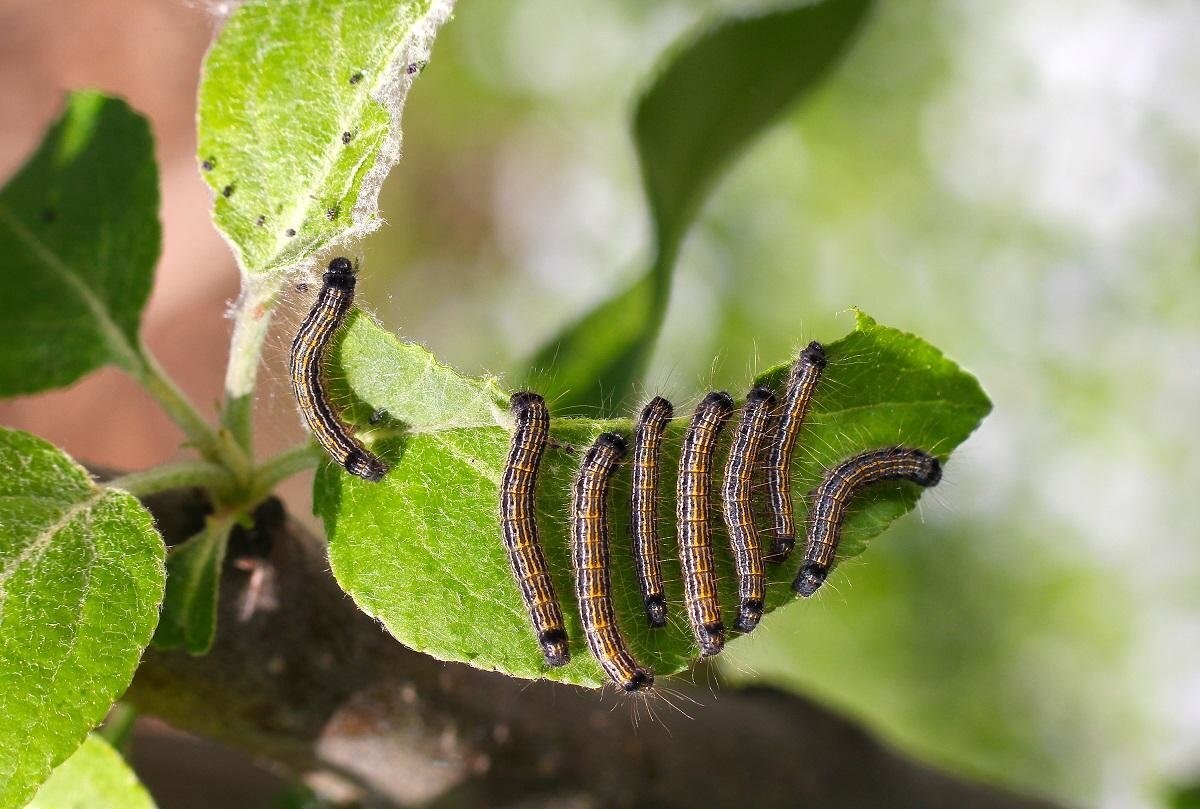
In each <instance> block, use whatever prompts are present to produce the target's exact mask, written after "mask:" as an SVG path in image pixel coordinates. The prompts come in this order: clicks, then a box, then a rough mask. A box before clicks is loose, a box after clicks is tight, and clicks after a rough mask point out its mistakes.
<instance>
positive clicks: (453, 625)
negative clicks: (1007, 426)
mask: <svg viewBox="0 0 1200 809" xmlns="http://www.w3.org/2000/svg"><path fill="white" fill-rule="evenodd" d="M827 350H828V354H829V358H830V364H829V368H828V369H827V370H826V372H825V376H824V379H823V381H822V383H821V387H820V390H819V392H818V394H817V397H816V400H815V402H814V405H813V408H812V411H811V415H810V417H809V424H808V425H807V426H806V427H805V431H804V433H803V435H802V437H801V449H800V451H799V452H798V453H797V459H796V464H795V468H794V478H795V489H794V491H795V493H796V506H797V516H798V518H799V517H802V516H803V515H804V514H805V513H806V503H805V498H804V495H805V493H807V492H808V491H810V490H811V489H812V488H813V487H814V486H815V485H816V483H817V482H818V480H819V479H820V476H821V473H822V470H824V469H825V468H827V467H828V466H830V465H832V464H833V463H835V462H836V461H839V460H841V459H843V458H845V457H848V456H850V455H853V454H855V453H857V452H860V451H863V450H866V449H872V448H876V447H879V446H888V445H892V444H896V443H906V444H911V445H913V446H916V447H921V448H925V449H928V450H931V451H933V452H935V453H936V454H937V455H938V456H939V457H940V458H942V459H943V460H944V459H946V458H947V457H948V456H949V454H950V452H951V451H952V450H953V449H954V448H955V447H957V446H958V445H959V444H960V443H961V442H962V441H963V440H965V439H966V437H967V436H968V435H969V434H970V433H971V431H972V430H974V429H975V427H976V426H977V425H978V424H979V422H980V420H981V419H982V418H983V416H984V415H985V414H986V413H987V412H988V410H989V409H990V407H991V405H990V403H989V402H988V400H987V397H986V396H985V395H984V393H983V391H982V390H981V389H980V387H979V384H978V383H977V382H976V381H975V379H974V378H973V377H972V376H970V375H969V374H967V373H965V372H964V371H962V370H961V369H960V368H959V367H958V366H956V365H955V364H954V363H953V362H951V361H950V360H948V359H946V358H945V357H944V356H942V354H941V353H940V352H938V351H937V349H935V348H933V347H932V346H930V345H928V344H927V343H925V342H924V341H922V340H921V339H920V338H918V337H914V336H913V335H910V334H904V333H902V332H899V331H896V330H894V329H889V328H887V327H884V326H879V325H878V324H876V323H875V322H874V321H873V320H871V319H870V318H869V317H867V316H865V315H861V314H860V315H859V316H858V322H857V328H856V330H855V331H854V332H852V333H851V334H850V335H848V336H846V337H844V338H843V339H841V340H838V341H837V342H834V343H832V344H830V345H828V346H827ZM338 356H339V361H340V364H341V372H340V373H338V374H335V376H336V377H338V378H341V379H343V380H344V384H345V387H346V389H345V390H341V391H338V392H336V394H335V395H337V396H338V400H339V401H343V400H351V401H356V402H357V404H356V405H355V406H354V407H352V408H351V409H350V410H349V411H348V415H349V417H351V418H353V419H355V420H356V421H358V422H359V423H365V421H366V416H367V414H369V413H371V412H372V410H373V409H375V408H381V407H382V408H385V409H386V410H387V411H388V413H389V414H390V415H391V417H392V418H393V419H395V421H396V426H399V427H400V429H392V428H385V429H380V430H376V431H375V434H374V435H373V436H371V438H373V439H374V446H375V448H376V449H377V450H379V451H380V452H381V453H382V455H383V457H384V458H385V459H386V460H387V461H388V462H390V463H391V464H392V470H391V472H390V473H389V474H388V476H387V477H386V478H384V480H383V481H381V482H380V483H365V482H362V481H359V480H357V479H354V478H351V477H350V476H349V475H346V474H344V473H343V472H342V471H341V470H340V469H338V468H336V467H333V466H331V465H327V466H326V467H325V468H323V469H322V470H321V472H320V473H319V474H318V477H317V481H316V484H315V509H316V511H317V513H318V514H319V515H320V516H321V517H322V518H323V519H324V521H325V526H326V530H327V533H328V536H329V541H330V546H329V554H330V561H331V563H332V566H333V572H334V575H335V576H336V577H337V580H338V582H339V583H340V584H341V586H342V587H343V589H345V590H346V592H347V593H349V594H350V595H351V596H352V597H353V598H354V600H355V601H356V603H357V604H358V605H359V607H360V608H362V609H363V610H364V611H365V612H367V613H368V614H370V615H372V616H375V617H377V618H379V619H380V620H381V621H382V622H383V624H384V626H385V627H387V629H388V631H390V632H391V633H392V634H393V635H395V636H396V637H397V638H398V639H399V640H400V641H401V642H403V643H405V644H406V645H408V646H411V647H413V648H415V649H418V650H420V651H424V652H427V653H429V654H431V655H434V656H435V657H438V658H442V659H445V660H458V661H463V662H467V663H470V664H472V665H475V666H479V667H481V668H487V669H495V670H498V671H503V672H507V673H509V674H512V675H515V676H519V677H550V678H553V679H556V680H562V681H565V682H570V683H576V684H579V685H586V686H597V685H599V684H601V682H602V675H601V672H600V669H599V667H598V666H597V664H596V663H595V662H594V661H593V660H592V659H591V657H590V656H589V654H588V651H587V647H586V645H585V644H584V639H583V633H582V630H581V627H580V624H579V621H578V619H577V618H576V617H575V616H576V606H575V602H574V598H573V587H572V573H571V567H570V554H569V548H568V538H567V511H566V509H567V504H568V502H569V489H570V485H571V482H572V479H573V477H574V474H575V470H576V467H577V464H578V461H579V450H581V449H583V448H585V447H587V446H588V445H589V444H590V443H591V442H592V440H593V439H594V438H595V437H596V436H597V435H598V434H599V433H601V432H604V431H606V430H614V429H615V430H619V431H621V432H623V433H624V434H625V435H626V436H629V435H630V431H631V424H630V422H629V420H628V419H621V420H608V421H593V420H587V419H579V418H555V419H553V420H552V422H551V429H552V433H553V437H554V439H555V441H556V442H557V443H558V444H559V446H557V447H555V446H552V447H551V448H549V449H548V450H547V452H546V455H545V458H544V459H543V462H542V469H541V474H540V477H539V483H538V513H539V525H540V527H541V532H542V543H543V547H544V550H545V553H546V556H547V558H548V560H549V563H550V566H551V569H552V574H553V576H554V582H555V587H556V589H557V592H558V596H559V598H560V599H561V600H562V603H563V608H564V612H565V613H566V616H567V624H568V633H569V634H570V637H571V652H572V661H571V663H570V664H569V665H568V666H566V667H564V668H561V669H555V670H546V669H545V667H544V666H543V664H542V656H541V653H540V651H539V649H538V646H537V643H536V642H535V641H534V638H533V634H532V631H531V629H530V627H529V620H528V617H527V615H526V613H525V610H524V608H523V606H522V602H521V598H520V595H519V593H518V591H517V587H516V585H515V584H514V583H513V580H512V577H511V574H510V572H509V567H508V561H507V556H506V555H505V551H504V546H503V544H502V542H501V539H500V526H499V515H498V503H499V481H500V477H501V473H502V470H503V467H504V462H505V457H506V455H507V451H508V444H509V439H510V433H509V429H510V426H511V419H510V418H509V416H508V413H507V407H506V401H505V399H506V397H505V396H504V392H503V391H502V390H500V389H499V388H498V387H497V386H496V384H495V383H494V382H493V381H491V380H486V381H482V382H472V381H471V380H468V379H465V378H463V377H461V376H459V375H458V374H456V373H455V372H454V371H452V370H451V369H449V368H446V367H445V366H441V365H438V364H436V363H435V362H434V361H433V360H432V358H431V357H430V356H429V354H428V353H427V352H425V351H424V350H423V349H421V348H419V347H417V346H413V345H406V344H403V343H401V342H399V341H398V340H397V339H396V338H394V337H393V336H391V335H390V334H388V333H386V332H384V331H382V330H381V329H379V327H377V326H375V325H374V324H373V323H371V322H370V320H369V319H367V318H365V317H359V318H357V319H356V320H355V321H354V323H353V324H352V325H351V326H350V327H349V330H348V332H347V333H346V335H345V337H344V340H343V342H342V343H341V346H340V350H339V352H338ZM786 367H787V363H785V364H783V365H780V366H779V367H777V368H775V369H773V370H771V371H769V372H767V373H766V374H765V375H764V376H763V379H766V380H768V381H774V382H777V381H778V380H779V379H781V378H782V375H783V374H784V373H785V372H786ZM747 387H749V380H748V381H747ZM445 391H454V392H455V394H454V396H453V397H452V398H450V399H449V400H447V397H446V396H445V393H444V392H445ZM428 402H433V403H434V404H433V405H432V407H433V408H434V409H435V411H436V412H435V413H433V414H430V413H429V412H427V409H428V408H429V407H431V405H429V404H428ZM552 407H553V403H552ZM686 410H687V408H686V407H683V406H681V407H679V408H678V415H680V416H681V418H678V419H677V420H676V421H675V422H674V423H673V425H672V428H671V432H670V433H669V436H668V440H667V442H666V447H665V449H664V459H663V463H664V468H665V469H668V470H673V469H674V468H675V465H676V463H677V459H678V452H679V441H680V438H681V434H682V432H683V428H684V426H685V423H686V421H687V417H688V416H690V414H689V413H687V412H686ZM404 425H407V429H405V428H404ZM728 432H729V430H728V429H727V431H726V436H725V440H724V441H723V443H722V445H721V446H722V448H721V450H720V453H719V456H718V457H719V459H720V463H719V464H718V467H720V468H723V466H724V452H725V451H726V448H727V446H728ZM571 448H574V449H573V450H572V449H571ZM953 474H954V468H953V466H952V465H951V466H950V467H949V469H948V470H947V476H948V477H949V478H951V479H952V478H953ZM714 486H715V484H714ZM663 489H664V491H663V499H662V505H661V508H662V515H661V516H662V521H661V530H662V533H663V538H664V543H663V549H662V552H663V559H664V563H665V576H666V579H667V582H668V592H667V595H668V602H669V605H670V607H669V608H670V610H671V612H672V614H673V622H672V624H671V626H669V627H668V628H666V629H663V630H657V631H651V630H649V629H647V628H646V625H645V618H644V617H643V614H642V607H641V598H640V595H639V593H638V589H637V584H636V581H635V580H634V574H633V564H632V560H631V555H630V554H631V552H630V547H629V535H628V505H627V503H628V492H629V480H628V469H627V468H626V469H624V470H622V472H621V474H620V475H619V476H618V477H617V479H616V480H615V481H614V484H613V494H612V501H611V502H612V505H613V508H612V515H613V516H612V523H611V525H612V541H613V548H612V558H613V560H614V565H613V586H614V591H615V600H616V606H617V611H618V615H619V618H620V623H621V629H622V631H623V633H624V635H625V637H626V638H627V639H628V640H629V642H630V645H631V647H632V648H633V650H634V652H635V654H636V656H637V657H638V659H639V660H641V661H643V662H644V663H646V664H648V665H649V666H650V667H651V668H652V669H653V670H654V671H655V672H656V673H658V674H660V675H665V674H670V673H674V672H678V671H680V670H682V669H684V668H685V667H686V666H688V665H689V664H690V663H691V662H692V661H693V660H694V659H695V657H696V649H695V648H694V646H693V641H692V638H691V633H690V631H689V630H688V629H687V626H686V621H685V619H684V617H683V611H682V606H681V605H682V603H683V594H682V590H681V586H680V582H679V567H678V561H677V558H678V557H677V555H676V548H675V539H674V521H673V514H674V505H673V491H674V476H673V475H672V474H671V473H670V472H668V473H667V474H666V475H664V481H663ZM919 495H920V492H919V490H918V489H917V488H916V487H915V486H913V485H912V484H894V485H883V486H879V487H876V488H874V489H873V490H871V491H870V492H869V493H867V494H865V495H864V496H862V497H860V498H859V499H858V500H857V501H856V503H855V504H854V507H853V509H852V511H851V514H850V517H849V519H848V521H847V524H846V528H845V533H844V538H843V541H842V545H841V548H840V550H839V554H838V560H839V562H841V561H844V560H845V559H848V558H850V557H852V556H854V555H857V554H858V553H861V552H862V551H863V550H864V549H865V548H866V546H867V544H868V541H869V540H870V539H871V538H872V537H874V536H876V535H878V534H879V533H880V532H881V531H883V530H884V528H886V527H887V526H888V524H889V523H890V522H891V521H892V520H894V519H896V518H897V517H899V516H901V515H902V514H904V513H905V512H906V511H908V510H909V509H911V508H912V507H913V505H914V504H915V503H916V501H917V498H918V497H919ZM713 518H714V527H715V531H714V537H715V544H716V547H717V561H718V568H719V571H720V574H721V576H720V578H721V587H722V592H721V596H722V606H723V608H724V609H725V611H726V613H727V616H726V625H727V626H732V625H733V615H732V611H731V607H733V606H734V605H735V599H734V576H733V568H732V558H731V556H730V553H729V547H728V540H727V538H726V536H725V533H724V530H723V528H722V526H721V525H720V523H721V520H720V517H719V515H718V514H716V513H714V514H713ZM797 567H798V563H797V564H796V565H793V564H789V565H786V566H782V567H774V568H771V569H770V586H769V588H768V596H769V597H768V610H773V609H776V608H778V607H780V606H783V605H786V604H790V603H792V602H793V600H794V599H793V596H792V592H791V589H790V583H791V580H792V578H793V576H794V575H795V573H796V569H797ZM768 620H769V619H768Z"/></svg>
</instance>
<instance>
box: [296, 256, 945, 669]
mask: <svg viewBox="0 0 1200 809" xmlns="http://www.w3.org/2000/svg"><path fill="white" fill-rule="evenodd" d="M323 281H324V283H323V284H322V287H321V290H320V292H319V294H318V295H317V300H316V302H315V303H314V304H313V307H312V309H311V311H310V312H309V314H308V317H306V318H305V320H304V322H303V323H302V324H301V326H300V328H299V330H298V331H297V333H296V337H295V339H294V341H293V342H292V352H291V380H292V387H293V390H294V391H295V393H296V398H297V401H298V402H299V404H300V410H301V412H302V413H303V414H304V416H305V419H306V421H307V422H308V425H309V427H310V429H311V430H312V432H313V435H314V436H315V437H316V439H317V442H318V443H319V444H320V445H321V446H322V447H323V448H324V449H325V451H326V452H328V453H329V455H330V456H331V457H332V458H333V459H334V460H335V461H337V463H339V464H340V465H341V466H343V467H344V468H345V469H346V470H347V471H348V472H350V473H351V474H353V475H357V476H358V477H361V478H364V479H365V480H369V481H378V480H380V479H382V478H383V476H384V475H385V474H386V472H387V467H386V466H385V465H384V463H383V462H382V461H381V460H380V459H379V458H378V457H376V456H375V455H373V454H372V453H371V452H370V451H369V450H367V449H366V448H365V447H364V446H363V445H362V443H361V442H360V441H359V440H358V439H357V438H355V437H354V435H353V434H352V433H351V432H350V430H349V429H348V428H347V427H346V425H344V424H343V423H342V422H341V421H340V420H339V419H338V417H337V414H336V412H335V410H334V408H333V407H332V405H331V404H330V399H329V395H328V393H327V391H326V390H325V387H324V383H323V368H324V362H325V352H326V350H327V348H328V346H329V344H330V341H331V339H332V338H333V336H334V334H335V333H336V332H337V330H338V329H339V328H340V327H341V325H342V323H343V322H344V321H345V318H346V314H347V313H348V312H349V310H350V307H351V306H352V305H353V302H354V284H355V276H354V269H353V266H352V265H351V263H350V261H349V260H348V259H345V258H335V259H334V260H333V261H331V262H330V263H329V267H328V269H327V270H326V271H325V274H324V278H323ZM826 362H827V360H826V354H825V349H824V348H823V347H822V346H821V344H820V343H816V342H812V343H809V345H808V346H807V347H806V348H805V349H804V350H803V351H801V352H800V355H799V356H798V357H797V359H796V361H795V362H794V363H793V365H792V367H791V370H790V373H789V374H788V377H787V382H786V386H785V390H784V391H783V394H782V398H781V399H780V398H779V397H777V396H776V394H775V393H774V392H773V391H772V390H771V389H770V388H768V387H766V386H758V387H755V388H753V389H752V390H751V391H750V392H749V393H748V394H747V396H746V401H745V404H744V405H743V406H742V411H741V417H740V419H739V422H738V428H737V432H736V434H735V435H734V437H733V442H732V445H731V447H730V450H729V455H728V459H727V461H726V464H725V470H724V475H723V477H722V484H721V505H722V514H723V517H724V522H725V528H726V532H727V534H728V536H729V540H730V545H731V549H732V551H733V558H734V566H735V569H736V572H737V589H738V611H737V619H736V622H735V624H734V628H735V629H736V630H737V631H738V632H742V633H746V632H750V631H751V630H753V629H754V628H755V627H756V626H757V625H758V622H759V621H760V620H761V618H762V615H763V605H764V600H765V575H764V561H770V562H774V563H782V562H784V561H786V560H787V558H788V556H789V554H790V553H791V552H792V549H793V547H794V546H795V543H796V522H795V514H794V511H793V500H792V491H791V470H792V456H793V453H794V450H795V447H796V443H797V438H798V437H799V435H800V432H801V427H802V426H803V424H804V420H805V415H806V414H807V412H808V407H809V404H810V402H811V401H812V398H813V394H814V393H815V391H816V389H817V385H818V383H819V381H820V379H821V375H822V373H823V372H824V370H825V366H826ZM510 408H511V412H512V415H513V418H514V421H515V427H514V430H513V435H512V441H511V444H510V448H509V453H508V459H507V462H506V464H505V467H504V474H503V477H502V479H501V482H500V525H501V533H502V536H503V540H504V545H505V548H506V550H507V552H508V559H509V562H510V564H511V567H512V571H513V575H514V576H515V578H516V581H517V583H518V585H519V588H520V590H521V596H522V598H523V599H524V602H525V606H526V608H527V610H528V612H529V617H530V621H531V622H532V624H533V628H534V631H535V632H536V634H537V639H538V643H539V644H540V646H541V649H542V653H543V655H544V657H545V660H546V663H547V664H548V665H550V666H562V665H564V664H566V663H567V662H568V661H569V660H570V652H569V649H568V639H567V632H566V628H565V625H564V622H563V614H562V607H561V606H560V604H559V602H558V598H557V596H556V595H555V592H554V585H553V582H552V580H551V577H550V572H549V568H548V566H547V564H546V558H545V555H544V554H543V553H542V548H541V541H540V539H539V534H538V527H537V519H536V513H535V505H534V500H535V494H536V488H537V477H538V469H539V466H540V464H541V459H542V455H543V453H544V451H545V449H546V446H547V444H548V443H549V441H550V414H549V411H548V410H547V408H546V403H545V400H544V399H543V398H542V397H541V396H539V395H538V394H536V393H532V392H529V391H523V392H520V393H516V394H513V396H512V398H511V400H510ZM733 411H734V402H733V399H732V398H730V396H729V394H728V393H724V392H713V393H709V394H708V395H707V396H705V397H704V399H703V400H701V402H700V404H699V405H697V407H696V410H695V412H694V413H693V415H692V418H691V421H690V422H689V424H688V427H687V429H686V431H685V433H684V437H683V445H682V447H681V451H680V456H679V473H678V476H677V478H676V497H675V504H676V514H675V525H676V532H677V538H678V543H677V544H678V548H679V562H680V567H681V570H682V576H683V585H684V600H685V606H686V611H687V616H688V621H689V623H690V625H691V628H692V632H693V634H694V636H695V639H696V643H697V645H698V646H699V648H700V654H701V655H702V656H704V657H709V656H712V655H715V654H718V653H719V652H720V651H721V650H722V649H723V648H724V646H725V625H724V623H723V622H722V619H721V607H720V603H719V601H718V596H717V580H716V565H715V562H714V557H713V541H712V525H711V520H710V519H709V517H710V509H711V489H712V479H713V459H714V457H715V454H716V448H717V444H718V439H719V438H720V434H721V431H722V430H723V428H724V426H725V424H726V423H727V422H728V421H729V419H730V417H731V416H732V415H733ZM673 416H674V409H673V408H672V406H671V403H670V402H668V401H667V400H666V399H664V398H662V397H661V396H656V397H655V398H653V399H652V400H651V401H650V402H649V403H648V404H647V405H646V406H645V407H644V408H643V410H642V412H641V416H640V417H639V419H638V423H637V428H636V430H635V432H634V438H633V461H632V490H631V495H630V502H629V507H630V532H631V534H632V536H631V539H632V548H633V557H634V563H635V567H636V573H637V579H638V583H639V586H640V588H641V593H642V599H643V604H644V605H645V612H646V619H647V622H648V623H649V625H650V626H651V627H652V628H659V627H663V626H665V625H666V622H667V602H666V595H665V593H664V588H663V574H662V565H661V561H660V557H659V545H660V542H659V530H658V525H659V516H658V500H659V496H658V493H659V477H660V476H659V458H660V455H661V449H662V442H663V435H664V433H665V431H666V428H667V425H668V424H669V422H670V421H671V419H672V418H673ZM625 454H626V440H625V438H624V437H623V436H621V435H620V434H619V433H615V432H608V433H603V434H602V435H600V436H599V437H597V438H596V440H595V442H594V443H593V444H592V446H591V447H590V448H589V449H588V450H587V452H586V453H584V455H583V458H582V461H581V462H580V465H579V471H578V473H577V474H576V477H575V482H574V485H573V486H572V490H571V504H570V535H571V556H572V561H573V565H572V566H573V568H574V571H575V598H576V601H577V603H578V605H579V612H580V618H581V620H582V623H583V627H584V633H585V635H586V637H587V644H588V648H589V649H590V650H591V652H592V654H593V655H594V656H595V657H596V659H597V661H599V663H600V666H601V668H603V669H604V672H605V674H606V675H607V676H608V677H609V678H610V679H611V680H612V681H613V682H614V683H616V684H617V685H618V686H619V687H620V688H622V689H623V690H625V691H627V692H633V691H638V690H641V689H644V688H648V687H650V686H651V685H652V684H653V683H654V675H653V674H652V673H651V672H650V671H649V670H648V669H646V668H645V667H644V666H641V665H639V664H638V662H637V661H636V660H635V659H634V657H633V655H632V654H631V653H630V651H629V647H628V645H627V644H626V643H625V640H624V638H623V637H622V635H621V631H620V629H619V627H618V625H617V616H616V611H615V610H614V608H613V599H612V584H611V576H610V558H609V544H610V543H609V527H608V490H609V482H610V480H611V479H612V477H613V474H614V472H615V471H616V470H617V468H618V467H619V465H620V464H621V462H622V460H623V459H624V457H625ZM760 469H761V470H763V471H764V472H765V479H766V488H767V494H768V506H769V509H770V513H771V515H772V518H773V522H772V525H771V527H770V528H769V529H768V530H767V531H766V532H765V533H766V534H767V535H768V536H769V537H770V540H771V542H770V549H769V550H768V551H767V552H766V553H765V554H764V552H763V550H762V547H761V545H760V542H759V532H758V530H757V529H756V527H755V521H754V508H753V499H752V490H753V484H754V476H755V472H756V471H757V470H760ZM900 479H903V480H910V481H912V482H914V483H916V484H918V485H920V486H926V487H928V486H935V485H937V483H938V481H939V480H940V479H941V465H940V463H939V461H938V459H937V458H936V457H934V456H932V455H930V454H928V453H926V452H923V451H921V450H919V449H913V448H909V447H900V446H891V447H884V448H881V449H875V450H870V451H867V452H863V453H860V454H858V455H855V456H854V457H852V458H848V459H846V460H843V461H842V462H841V463H839V464H837V465H836V466H834V467H832V468H831V469H829V470H827V471H826V472H825V474H824V477H823V479H822V481H821V483H820V484H819V485H818V486H817V488H816V489H815V490H814V491H813V493H812V495H811V499H810V507H809V512H808V527H807V543H806V546H805V552H804V559H803V562H802V564H801V566H800V570H799V572H798V573H797V574H796V577H795V580H794V581H793V582H792V589H793V590H795V592H796V593H797V594H798V595H801V596H811V595H812V594H813V593H815V592H816V590H817V588H819V587H820V586H821V584H822V583H823V582H824V581H825V577H826V576H827V575H828V572H829V569H830V567H831V566H832V564H833V561H834V557H835V554H836V552H837V547H838V541H839V539H840V537H841V529H842V523H843V521H844V520H845V517H846V513H847V507H848V505H849V503H850V501H851V500H852V499H853V497H854V495H855V494H856V493H857V492H858V491H859V490H861V489H863V488H864V487H867V486H870V485H872V484H874V483H878V482H880V481H885V480H900Z"/></svg>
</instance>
